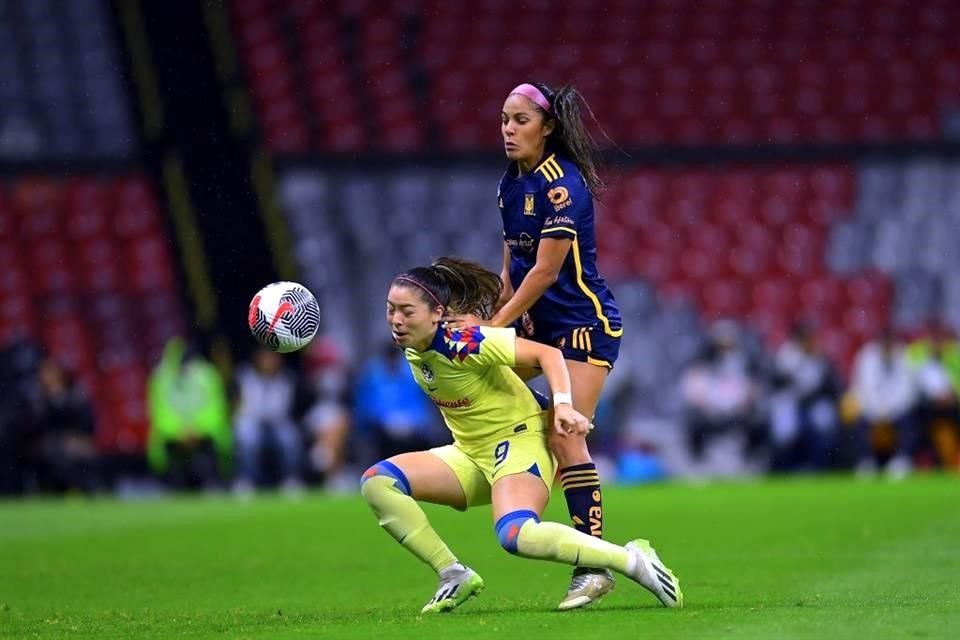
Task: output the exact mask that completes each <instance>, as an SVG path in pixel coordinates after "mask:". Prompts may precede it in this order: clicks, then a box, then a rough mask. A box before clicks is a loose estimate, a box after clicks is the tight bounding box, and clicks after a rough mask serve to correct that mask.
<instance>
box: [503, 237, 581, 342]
mask: <svg viewBox="0 0 960 640" xmlns="http://www.w3.org/2000/svg"><path fill="white" fill-rule="evenodd" d="M572 244H573V241H572V240H569V239H567V238H543V239H541V240H540V248H539V249H538V250H537V262H536V264H534V265H533V269H531V270H530V272H529V273H527V275H526V277H525V278H524V279H523V282H521V283H520V287H519V288H518V289H517V290H516V292H515V293H514V294H513V297H511V298H510V299H509V300H508V301H507V302H506V304H504V305H503V307H501V308H500V310H499V311H497V312H496V313H495V314H494V316H493V318H491V319H490V325H491V326H494V327H506V326H508V325H509V324H510V323H511V322H513V321H514V320H516V319H517V318H519V317H520V316H521V315H523V312H524V311H527V310H528V309H529V308H530V307H532V306H533V305H534V303H536V301H537V300H539V299H540V296H542V295H543V294H544V293H545V292H546V291H547V289H549V288H550V286H551V285H552V284H553V283H554V282H556V281H557V277H558V276H559V275H560V269H561V268H562V267H563V262H564V260H566V259H567V254H568V253H570V246H571V245H572ZM505 259H506V256H505Z"/></svg>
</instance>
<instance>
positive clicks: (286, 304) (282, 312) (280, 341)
mask: <svg viewBox="0 0 960 640" xmlns="http://www.w3.org/2000/svg"><path fill="white" fill-rule="evenodd" d="M247 322H248V324H249V325H250V332H251V333H252V334H253V337H255V338H256V339H257V341H258V342H259V343H260V344H262V345H263V346H265V347H267V348H268V349H270V350H272V351H277V352H279V353H290V352H291V351H296V350H298V349H302V348H303V347H305V346H307V345H308V344H309V343H310V341H311V340H313V337H314V336H316V335H317V330H318V329H319V328H320V305H319V304H317V299H316V298H314V297H313V294H312V293H310V290H309V289H307V288H306V287H305V286H303V285H302V284H298V283H296V282H274V283H273V284H268V285H267V286H265V287H264V288H263V289H260V291H258V292H257V295H255V296H253V300H251V301H250V312H249V314H248V316H247Z"/></svg>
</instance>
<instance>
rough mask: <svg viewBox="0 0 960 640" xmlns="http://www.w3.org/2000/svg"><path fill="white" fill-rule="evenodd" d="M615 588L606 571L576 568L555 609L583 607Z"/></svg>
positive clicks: (610, 574)
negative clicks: (564, 593) (568, 586)
mask: <svg viewBox="0 0 960 640" xmlns="http://www.w3.org/2000/svg"><path fill="white" fill-rule="evenodd" d="M615 586H617V583H616V582H614V580H613V574H612V573H610V572H609V571H607V570H606V569H592V568H590V567H577V568H576V569H574V570H573V578H572V579H571V580H570V588H569V589H568V590H567V595H566V596H565V597H564V598H563V600H561V601H560V604H559V605H557V609H560V610H561V611H566V610H568V609H579V608H580V607H585V606H587V605H588V604H590V603H592V602H596V601H597V600H599V599H600V598H602V597H603V596H605V595H607V594H608V593H610V592H611V591H613V588H614V587H615Z"/></svg>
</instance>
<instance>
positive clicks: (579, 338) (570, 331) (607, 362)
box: [517, 322, 620, 369]
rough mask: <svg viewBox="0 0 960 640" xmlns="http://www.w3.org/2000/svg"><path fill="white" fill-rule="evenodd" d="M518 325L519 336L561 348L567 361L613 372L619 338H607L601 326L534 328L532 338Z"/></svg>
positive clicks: (617, 353) (618, 348) (609, 336)
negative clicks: (584, 363) (583, 363)
mask: <svg viewBox="0 0 960 640" xmlns="http://www.w3.org/2000/svg"><path fill="white" fill-rule="evenodd" d="M517 325H518V329H519V335H521V336H523V337H525V338H527V339H529V340H533V341H535V342H539V343H541V344H549V345H550V346H552V347H556V348H557V349H560V351H561V352H563V357H564V359H566V360H575V361H577V362H586V363H589V364H593V365H596V366H598V367H606V368H607V369H613V365H614V363H615V362H616V361H617V357H618V356H619V355H620V337H619V336H618V337H613V336H611V335H608V334H607V333H605V332H604V330H603V327H602V326H600V324H596V325H589V326H585V327H556V328H553V327H542V326H537V327H536V328H535V331H534V334H533V335H529V334H528V333H527V332H526V331H524V329H523V326H522V324H521V323H519V322H518V323H517Z"/></svg>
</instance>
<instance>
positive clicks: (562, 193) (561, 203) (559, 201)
mask: <svg viewBox="0 0 960 640" xmlns="http://www.w3.org/2000/svg"><path fill="white" fill-rule="evenodd" d="M547 199H548V200H549V201H550V204H552V205H553V208H554V209H555V210H557V211H562V210H563V209H566V208H567V207H569V206H570V205H572V204H573V201H572V200H571V199H570V192H569V191H567V188H566V187H554V188H553V189H550V191H547Z"/></svg>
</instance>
